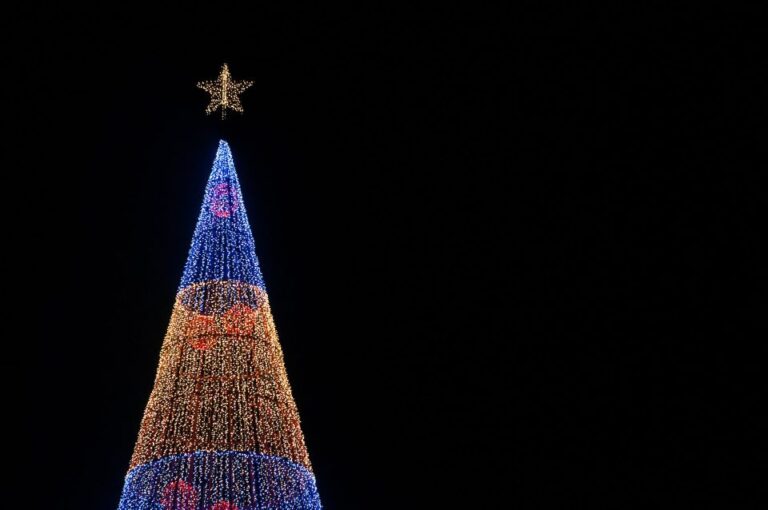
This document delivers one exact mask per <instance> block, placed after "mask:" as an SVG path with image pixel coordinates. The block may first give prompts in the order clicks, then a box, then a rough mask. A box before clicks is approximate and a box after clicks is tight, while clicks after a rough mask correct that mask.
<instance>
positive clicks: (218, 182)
mask: <svg viewBox="0 0 768 510" xmlns="http://www.w3.org/2000/svg"><path fill="white" fill-rule="evenodd" d="M212 280H231V281H239V282H243V283H249V284H252V285H255V286H257V287H261V288H262V289H263V288H264V279H263V278H262V276H261V270H260V269H259V261H258V258H257V257H256V248H255V246H254V242H253V235H252V234H251V226H250V225H249V224H248V217H247V216H246V213H245V205H244V204H243V196H242V194H241V192H240V182H239V181H238V179H237V173H236V172H235V163H234V161H233V160H232V153H231V152H230V150H229V145H227V142H225V141H224V140H221V141H220V142H219V149H218V151H217V152H216V160H215V161H214V162H213V170H212V171H211V175H210V177H209V178H208V185H207V186H206V187H205V196H204V198H203V207H202V209H201V211H200V217H199V218H198V220H197V227H195V234H194V237H193V238H192V246H191V247H190V250H189V257H188V258H187V264H186V266H185V267H184V275H183V277H182V279H181V285H180V286H179V289H180V290H181V289H183V288H184V287H187V286H189V285H191V284H194V283H202V282H209V281H212Z"/></svg>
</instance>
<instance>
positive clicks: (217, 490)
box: [118, 451, 321, 510]
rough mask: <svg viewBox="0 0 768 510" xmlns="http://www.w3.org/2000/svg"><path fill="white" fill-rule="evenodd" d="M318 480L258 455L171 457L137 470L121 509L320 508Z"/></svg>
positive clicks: (281, 461)
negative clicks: (316, 485)
mask: <svg viewBox="0 0 768 510" xmlns="http://www.w3.org/2000/svg"><path fill="white" fill-rule="evenodd" d="M320 508H321V506H320V498H319V496H318V494H317V488H316V487H315V477H314V475H313V474H312V473H311V472H310V471H309V470H307V468H305V467H304V466H301V465H300V464H296V463H294V462H291V461H289V460H286V459H284V458H282V457H272V456H269V455H262V454H258V453H252V452H231V451H219V452H194V453H188V454H180V455H171V456H168V457H163V458H161V459H159V460H156V461H154V462H150V463H147V464H142V465H140V466H137V467H135V468H134V469H132V470H131V471H130V472H129V473H128V475H127V476H126V479H125V488H124V489H123V496H122V499H121V500H120V506H119V509H118V510H198V509H201V510H202V509H204V510H209V509H216V510H218V509H222V510H235V509H237V510H319V509H320Z"/></svg>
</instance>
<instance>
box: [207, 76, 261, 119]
mask: <svg viewBox="0 0 768 510" xmlns="http://www.w3.org/2000/svg"><path fill="white" fill-rule="evenodd" d="M251 85H253V82H252V81H234V80H233V79H232V76H231V75H230V74H229V67H227V64H224V65H223V66H221V72H220V73H219V77H218V78H216V80H215V81H201V82H198V84H197V86H198V87H199V88H201V89H203V90H204V91H206V92H208V93H209V94H210V95H211V102H210V103H209V104H208V107H207V108H206V109H205V113H207V114H211V113H212V112H214V111H215V110H216V108H218V107H219V106H221V118H222V119H223V118H226V116H227V108H229V109H231V110H234V111H236V112H240V113H243V105H241V104H240V98H239V97H238V95H239V94H242V93H243V92H244V91H245V90H246V89H247V88H248V87H250V86H251Z"/></svg>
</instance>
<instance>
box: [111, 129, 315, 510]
mask: <svg viewBox="0 0 768 510" xmlns="http://www.w3.org/2000/svg"><path fill="white" fill-rule="evenodd" d="M319 508H321V505H320V499H319V496H318V494H317V489H316V487H315V477H314V474H313V473H312V466H311V464H310V462H309V457H308V456H307V450H306V447H305V445H304V437H303V434H302V432H301V427H300V425H299V416H298V413H297V411H296V405H295V403H294V400H293V396H292V394H291V388H290V386H289V384H288V378H287V376H286V372H285V366H284V365H283V355H282V350H281V348H280V343H279V341H278V338H277V332H276V330H275V325H274V322H273V320H272V313H271V311H270V307H269V300H268V298H267V293H266V290H265V286H264V280H263V279H262V275H261V270H260V269H259V264H258V260H257V258H256V251H255V247H254V242H253V235H252V234H251V227H250V225H249V224H248V218H247V216H246V212H245V206H244V204H243V198H242V194H241V192H240V185H239V182H238V179H237V174H236V173H235V166H234V163H233V161H232V154H231V153H230V150H229V146H228V145H227V143H226V142H224V141H221V142H219V148H218V151H217V153H216V160H215V161H214V164H213V170H212V172H211V175H210V177H209V179H208V185H207V186H206V188H205V197H204V199H203V207H202V210H201V211H200V217H199V219H198V222H197V227H196V228H195V234H194V237H193V238H192V246H191V248H190V251H189V257H188V259H187V263H186V266H185V268H184V275H183V277H182V279H181V285H180V286H179V290H178V293H177V295H176V301H175V303H174V307H173V312H172V315H171V321H170V324H169V326H168V330H167V332H166V335H165V339H164V341H163V346H162V349H161V353H160V364H159V366H158V370H157V376H156V378H155V385H154V388H153V390H152V394H151V396H150V398H149V403H148V404H147V408H146V410H145V412H144V418H143V420H142V423H141V430H140V432H139V438H138V441H137V443H136V448H135V450H134V453H133V457H132V459H131V463H130V469H129V471H128V474H127V476H126V479H125V486H124V488H123V494H122V498H121V500H120V506H119V510H266V509H281V510H282V509H284V510H293V509H296V510H299V509H301V510H304V509H319Z"/></svg>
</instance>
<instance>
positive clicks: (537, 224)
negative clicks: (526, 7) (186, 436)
mask: <svg viewBox="0 0 768 510" xmlns="http://www.w3.org/2000/svg"><path fill="white" fill-rule="evenodd" d="M189 10H190V11H192V12H184V13H180V17H179V18H177V19H176V20H175V21H173V22H170V21H166V20H160V19H155V18H154V17H153V16H151V15H149V14H147V15H139V14H137V13H127V12H110V13H107V12H101V11H100V12H95V11H92V12H91V11H89V12H70V11H65V10H59V11H50V12H38V13H36V14H35V15H34V16H31V17H30V18H29V21H30V30H29V31H27V32H26V33H25V34H26V35H25V36H23V37H19V38H17V39H16V40H15V42H14V44H16V45H17V46H18V47H19V48H20V50H19V55H23V56H24V58H23V59H21V61H20V62H19V64H18V65H14V66H13V69H11V70H10V71H11V73H10V74H9V75H8V76H9V77H10V76H12V74H13V73H14V72H18V73H19V75H21V76H22V77H23V80H22V81H21V82H19V83H21V84H22V85H21V86H20V89H21V90H20V91H16V92H17V93H14V94H12V95H11V96H10V97H7V100H8V101H9V102H10V103H13V104H14V105H16V104H17V103H18V104H19V105H20V106H22V109H21V110H22V112H21V113H20V116H19V117H18V118H17V123H16V124H15V126H21V129H19V130H18V132H19V133H21V134H22V135H23V136H21V137H20V139H19V142H18V143H17V144H16V146H15V147H13V148H11V150H9V151H7V152H9V153H11V155H23V157H22V158H19V161H14V162H13V163H11V165H12V166H11V167H12V168H15V169H16V170H13V171H12V172H13V174H14V176H15V177H20V178H21V179H20V184H18V185H13V186H12V187H11V188H10V189H12V190H13V193H12V195H13V197H14V198H16V199H17V201H18V205H17V204H16V202H14V204H13V206H12V208H13V211H14V218H19V217H21V218H23V219H25V220H27V221H21V222H18V221H14V222H12V224H13V226H17V227H19V230H20V231H21V232H22V234H23V236H22V238H21V241H20V243H21V249H20V250H19V251H20V252H21V253H22V254H23V258H24V261H23V263H25V264H28V266H24V267H25V269H23V270H21V271H18V272H17V271H11V273H14V274H13V275H12V276H22V278H23V280H24V282H25V283H24V284H22V285H21V287H20V288H22V289H24V290H31V291H32V292H31V295H30V296H29V297H25V298H24V299H23V303H24V304H25V306H24V312H26V313H28V314H29V315H30V319H29V324H31V327H30V330H31V331H35V332H39V333H40V335H39V340H38V341H35V342H31V344H32V352H31V354H30V355H29V357H27V358H25V359H29V360H32V361H31V365H30V366H26V365H25V364H16V363H15V362H13V360H7V361H6V363H9V364H10V365H12V367H11V368H15V369H19V368H20V369H21V375H20V379H14V383H15V384H18V381H21V384H22V385H23V387H24V388H25V389H26V390H27V392H25V396H24V397H23V398H21V400H22V402H21V405H20V407H19V409H21V410H22V411H21V414H23V416H24V417H25V418H26V419H23V420H21V422H22V424H23V425H24V428H25V431H26V432H29V433H30V439H29V444H32V453H33V454H32V458H33V459H34V465H33V467H32V468H30V469H32V471H31V472H34V473H40V474H41V476H43V477H44V480H43V481H38V479H37V478H35V480H36V481H35V482H34V483H33V484H31V487H32V488H25V489H24V491H25V492H23V496H24V498H25V501H26V502H27V506H28V507H39V508H62V509H70V508H72V509H78V510H90V509H93V510H96V509H105V508H116V505H117V502H118V499H119V495H120V490H121V488H122V481H123V476H124V475H125V471H126V469H127V466H128V461H129V459H130V455H131V452H132V448H133V444H134V441H135V439H136V434H137V432H138V428H139V421H140V418H141V414H142V411H143V408H144V405H145V404H146V401H147V398H148V396H149V392H150V390H151V387H152V382H153V377H154V371H155V369H156V364H157V359H158V354H159V348H160V344H161V341H162V337H163V333H164V331H165V327H166V325H167V321H168V319H169V316H170V311H171V305H172V302H173V298H174V295H175V291H176V287H177V285H178V281H179V278H180V276H181V270H182V267H183V263H184V260H185V258H186V254H187V249H188V246H189V241H190V239H191V235H192V232H193V228H194V224H195V221H196V218H197V214H198V212H199V207H200V201H201V198H202V192H203V188H204V185H205V182H206V178H207V176H208V173H209V171H210V166H211V163H212V161H213V157H214V154H215V150H216V146H217V143H218V140H219V139H220V138H226V139H227V140H228V141H229V143H230V145H231V148H232V150H233V154H234V158H235V163H236V166H237V170H238V173H239V176H240V181H241V184H242V188H243V195H244V199H245V203H246V207H247V209H248V213H249V216H250V221H251V225H252V227H253V230H254V236H255V239H256V246H257V252H258V255H259V258H260V262H261V265H262V270H263V272H264V275H265V279H266V282H267V286H268V289H269V295H270V299H271V303H272V308H273V312H274V315H275V320H276V324H277V327H278V331H279V333H280V336H281V342H282V345H283V349H284V351H285V358H286V366H287V369H288V375H289V378H290V380H291V383H292V386H293V390H294V395H295V398H296V401H297V404H298V407H299V410H300V413H301V416H302V422H303V429H304V433H305V436H306V439H307V445H308V448H309V452H310V456H311V458H312V460H313V463H314V467H315V472H316V475H317V480H318V487H319V490H320V493H321V497H322V500H323V503H324V505H325V506H326V507H327V508H329V509H331V510H336V509H339V510H341V509H356V510H361V509H366V510H368V509H371V510H373V509H379V508H381V509H384V508H388V509H391V508H402V509H411V508H413V509H417V508H424V509H432V508H478V509H479V508H556V507H566V508H574V507H593V506H594V505H596V504H598V502H607V503H608V504H610V505H611V507H613V508H626V507H628V506H630V505H632V504H634V503H637V502H638V501H639V500H644V499H648V500H649V501H651V502H655V503H658V502H660V501H663V502H665V503H666V502H697V503H701V502H706V501H709V500H711V498H713V497H714V496H715V493H716V491H717V489H716V484H713V483H712V481H713V480H719V481H722V480H723V479H728V478H727V476H726V477H725V478H724V477H723V470H725V473H726V475H727V474H728V473H733V472H735V469H736V468H735V466H734V461H733V460H730V459H731V454H730V451H731V449H733V448H736V449H738V448H739V446H738V444H737V443H738V436H737V437H734V436H732V435H728V434H726V433H725V428H726V426H727V425H728V424H729V423H731V422H733V421H737V422H740V423H743V424H745V425H744V427H746V428H749V427H750V425H749V419H748V417H747V415H746V414H742V413H748V411H746V412H745V411H743V410H742V408H741V407H740V406H739V405H738V404H739V403H743V402H744V401H745V400H746V402H747V403H752V404H754V403H756V400H757V399H756V396H754V395H756V394H753V393H750V392H748V391H747V392H745V391H742V392H740V393H739V398H737V399H731V398H729V397H728V396H727V395H728V394H729V391H730V389H732V385H733V381H732V380H730V379H729V377H728V376H727V373H728V369H730V368H732V364H733V363H734V358H733V357H731V356H728V355H726V354H725V352H726V350H727V346H728V344H729V343H731V344H733V343H737V342H739V341H740V340H741V339H744V338H745V336H746V333H745V332H746V331H747V328H748V327H749V323H750V322H751V321H753V320H754V316H755V314H756V313H757V307H756V304H755V300H754V299H753V292H754V290H755V287H756V283H755V282H754V281H753V280H754V271H755V269H756V267H757V264H758V255H757V249H756V243H757V238H758V235H757V232H758V229H757V226H756V225H757V222H756V220H755V215H756V212H755V211H756V208H757V203H758V196H759V195H760V193H759V188H758V187H757V186H756V184H755V177H754V174H753V173H751V172H750V171H748V167H749V163H750V162H749V161H748V158H747V157H746V156H744V154H745V153H744V151H743V149H744V148H746V147H749V146H750V144H752V143H753V142H754V141H755V140H756V135H752V137H751V138H750V137H749V136H748V137H746V138H743V139H742V140H741V141H740V142H739V145H735V146H732V147H731V149H732V150H731V152H730V156H729V158H728V159H722V158H721V157H719V156H718V155H717V154H716V153H715V151H714V147H713V141H712V140H713V138H712V136H713V135H714V134H715V133H716V132H717V130H718V129H721V128H723V126H724V125H725V126H726V127H727V126H728V125H733V124H735V123H737V121H736V120H734V119H735V116H738V111H737V112H735V114H734V112H732V111H726V108H725V106H724V95H725V93H724V91H723V90H722V89H721V87H720V85H721V82H720V74H719V71H718V66H719V65H720V62H721V61H722V60H723V59H724V56H725V50H724V49H723V48H722V46H720V45H719V43H718V42H717V41H719V40H720V39H718V37H717V36H718V35H719V33H718V32H717V31H714V32H712V31H709V32H707V31H704V32H703V33H701V32H699V31H697V30H696V29H697V28H698V26H699V25H700V24H701V23H702V21H703V20H704V18H705V17H706V15H707V13H702V12H701V11H697V12H696V14H695V15H692V13H678V14H680V16H679V17H676V18H674V19H675V20H676V21H675V22H674V23H671V24H669V25H667V26H658V25H653V26H648V25H643V24H642V23H640V22H639V21H637V20H636V18H635V14H634V13H626V14H621V15H618V16H616V17H613V18H606V19H605V20H604V21H601V20H600V19H599V18H596V16H595V14H596V13H594V12H582V11H574V12H565V13H564V12H559V13H558V19H559V22H558V23H553V22H552V18H553V13H552V12H548V11H546V10H542V11H540V12H530V11H528V12H523V10H509V11H508V12H502V11H501V10H499V11H498V12H480V11H469V10H465V11H461V10H451V9H448V8H446V7H444V8H442V9H423V10H421V9H418V8H416V7H412V8H410V9H403V10H402V11H397V10H395V9H393V8H386V7H379V8H368V9H366V8H364V7H357V8H353V9H349V8H348V7H345V8H344V9H341V8H338V9H333V8H326V7H323V8H321V7H314V8H304V7H302V8H295V9H293V8H284V9H268V8H263V9H262V10H259V11H257V12H248V11H242V12H241V11H238V10H237V9H232V10H229V11H225V12H218V11H217V10H205V9H202V8H199V9H196V8H189ZM181 14H183V15H181ZM613 14H618V13H613ZM187 15H191V18H190V19H194V20H195V21H194V22H192V21H186V17H185V16H187ZM177 34H178V35H177ZM161 41H162V42H161ZM225 61H226V62H228V63H229V65H230V69H231V71H232V74H233V76H234V78H235V79H251V80H254V82H255V85H254V86H253V87H252V88H251V89H250V90H249V91H248V92H246V93H245V94H244V95H243V97H242V100H243V105H244V107H245V114H244V115H242V116H240V115H237V114H231V115H230V118H229V119H228V120H227V121H226V122H225V123H222V121H221V120H220V119H219V117H218V116H217V115H213V116H210V117H206V116H205V115H204V113H203V110H204V107H205V105H206V104H207V100H208V98H207V95H206V94H205V93H204V92H203V91H200V90H198V89H196V88H195V83H196V82H197V81H199V80H204V79H213V78H214V77H215V75H216V74H217V71H218V69H219V67H220V65H221V64H222V62H225ZM748 74H749V73H748V72H747V73H744V74H743V75H739V76H732V80H733V81H734V82H736V83H739V84H740V86H741V90H742V93H744V94H747V95H749V94H750V93H753V94H754V93H756V92H754V91H752V90H751V89H750V88H749V87H750V85H749V83H748V78H749V76H748ZM7 79H8V77H7ZM745 80H746V81H745ZM18 93H20V95H19V94H18ZM723 114H726V115H725V117H724V115H723ZM728 115H730V117H728ZM724 119H725V120H724ZM729 123H730V124H729ZM747 127H749V126H747ZM9 172H10V170H9ZM26 267H29V269H26ZM15 273H18V274H15ZM30 282H31V284H30ZM734 304H735V305H737V306H736V307H734V308H737V309H738V310H736V311H733V310H731V311H728V312H726V309H729V310H730V307H727V306H726V305H734ZM711 337H715V338H717V340H710V338H711ZM742 356H743V357H742V358H738V360H740V361H736V362H737V363H743V367H742V368H743V371H746V372H749V371H750V370H753V369H755V368H756V367H755V364H754V363H755V362H749V361H747V362H745V358H747V357H748V356H747V355H746V354H745V353H743V355H742ZM750 363H752V364H750ZM14 393H15V392H14ZM27 422H28V425H27ZM24 441H26V439H25V440H24ZM25 444H27V443H25ZM45 466H47V467H45ZM46 473H47V474H46ZM16 474H19V473H16ZM22 475H23V474H22ZM36 476H37V475H36ZM21 478H22V479H24V480H25V481H27V482H28V481H29V477H25V476H22V477H21ZM734 478H735V477H734ZM742 482H743V480H742ZM745 483H746V482H745ZM24 487H26V486H24ZM731 487H735V486H731ZM735 492H741V491H739V490H736V491H735ZM24 508H26V507H24Z"/></svg>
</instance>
